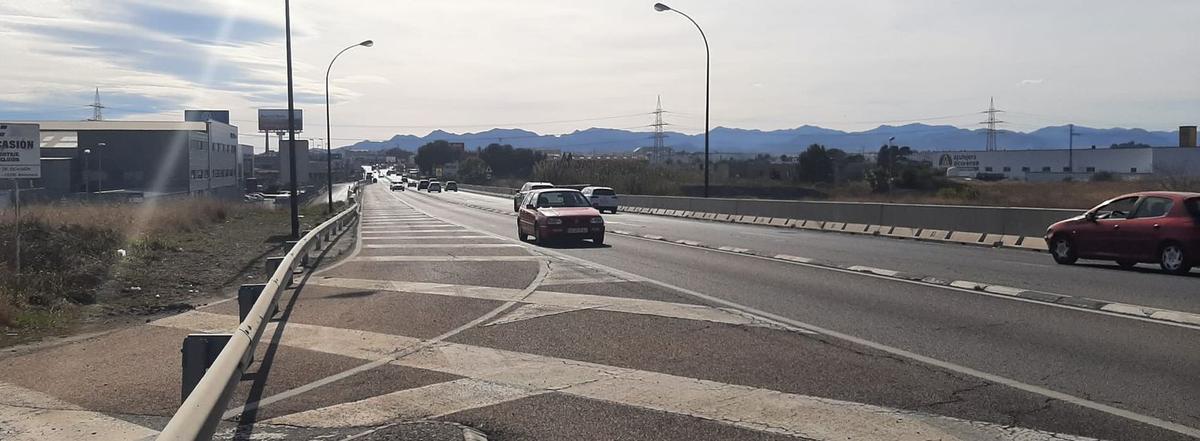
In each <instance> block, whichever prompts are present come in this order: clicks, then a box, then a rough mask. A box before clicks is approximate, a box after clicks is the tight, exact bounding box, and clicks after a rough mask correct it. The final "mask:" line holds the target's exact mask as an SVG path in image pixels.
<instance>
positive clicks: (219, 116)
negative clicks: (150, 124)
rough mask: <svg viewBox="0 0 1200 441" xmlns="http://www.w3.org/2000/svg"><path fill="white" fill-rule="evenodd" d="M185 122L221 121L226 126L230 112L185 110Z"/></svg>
mask: <svg viewBox="0 0 1200 441" xmlns="http://www.w3.org/2000/svg"><path fill="white" fill-rule="evenodd" d="M284 114H285V115H286V114H287V112H284ZM183 120H184V121H196V122H208V121H209V120H212V121H219V122H223V123H225V124H229V111H228V110H184V111H183Z"/></svg>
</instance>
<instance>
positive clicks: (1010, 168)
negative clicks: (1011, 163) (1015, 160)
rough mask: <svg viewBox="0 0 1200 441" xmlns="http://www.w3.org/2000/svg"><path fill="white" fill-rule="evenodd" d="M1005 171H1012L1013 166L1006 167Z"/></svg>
mask: <svg viewBox="0 0 1200 441" xmlns="http://www.w3.org/2000/svg"><path fill="white" fill-rule="evenodd" d="M1004 171H1005V172H1010V171H1012V167H1004Z"/></svg>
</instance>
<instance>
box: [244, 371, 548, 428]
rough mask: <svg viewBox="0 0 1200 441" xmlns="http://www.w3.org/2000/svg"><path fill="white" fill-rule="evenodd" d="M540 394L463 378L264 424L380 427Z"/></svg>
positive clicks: (296, 414) (294, 415)
mask: <svg viewBox="0 0 1200 441" xmlns="http://www.w3.org/2000/svg"><path fill="white" fill-rule="evenodd" d="M540 393H544V391H530V390H527V389H522V388H516V387H512V386H507V385H503V384H497V383H491V382H487V381H480V380H475V379H471V378H463V379H459V380H454V381H449V382H445V383H436V384H431V385H428V386H423V387H418V388H414V389H405V390H400V391H396V392H392V393H388V394H383V395H377V396H374V397H371V398H367V399H363V400H359V401H354V402H349V403H342V404H336V405H333V406H329V407H324V408H320V409H313V410H309V411H305V412H299V413H293V414H290V415H284V416H281V417H276V418H272V419H269V420H266V421H263V424H283V425H288V426H298V427H323V428H342V427H367V426H377V425H381V424H388V423H395V422H404V421H419V420H425V419H432V418H437V417H440V416H443V415H449V414H452V413H456V412H461V411H464V410H469V409H475V408H479V407H486V406H491V405H495V404H500V403H504V402H507V401H512V400H516V399H520V398H525V397H528V396H532V395H537V394H540Z"/></svg>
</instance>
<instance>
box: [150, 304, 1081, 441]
mask: <svg viewBox="0 0 1200 441" xmlns="http://www.w3.org/2000/svg"><path fill="white" fill-rule="evenodd" d="M184 316H186V317H185V318H184V319H177V320H172V321H163V320H159V321H156V322H153V324H155V325H159V326H163V325H171V326H175V327H178V326H183V328H182V329H188V330H203V329H211V328H212V327H215V326H220V325H221V324H228V323H229V322H231V321H236V317H233V316H226V317H229V319H227V318H222V317H218V315H217V314H209V313H204V312H198V311H192V312H187V313H184V314H180V315H179V316H176V317H184ZM206 320H216V321H217V322H218V323H205V322H206ZM371 334H374V335H373V336H368V335H371ZM396 339H405V340H410V341H412V340H416V339H411V338H408V337H400V336H386V335H382V334H376V333H369V332H365V331H355V330H346V329H339V328H331V327H324V326H315V325H307V324H300V323H292V324H289V325H288V332H285V333H284V334H283V338H282V341H281V342H280V344H283V345H286V346H292V347H298V348H302V349H308V350H313V351H318V352H324V353H330V354H337V355H344V356H349V357H356V358H366V359H375V357H362V354H368V355H370V354H375V353H379V352H383V351H386V350H388V349H391V348H393V347H394V346H390V345H387V346H383V347H368V346H369V344H364V342H368V341H384V342H387V341H390V340H396ZM313 343H316V344H319V347H310V346H306V345H307V344H313ZM301 344H304V345H301ZM392 363H393V364H397V365H401V366H407V367H413V368H419V369H427V370H433V371H438V372H444V373H449V374H454V375H460V376H463V377H467V378H470V379H473V380H476V381H475V382H470V383H468V382H465V381H460V382H459V383H458V384H456V385H454V386H450V385H448V384H445V383H443V384H442V385H437V386H428V388H429V389H425V390H416V389H413V390H411V391H400V392H395V393H393V394H388V395H390V396H386V398H379V399H378V400H376V402H374V403H367V404H364V403H362V402H358V403H348V404H338V405H334V406H330V407H326V408H322V409H317V410H313V411H307V412H304V413H303V414H297V415H299V416H300V417H297V418H294V419H292V420H291V423H289V424H296V425H301V424H307V423H311V424H316V425H318V427H330V426H333V425H335V424H348V425H357V422H358V420H359V419H361V418H367V419H372V418H388V416H387V415H391V417H392V418H394V417H396V416H397V413H400V414H404V413H405V412H413V413H416V414H420V413H429V412H438V411H442V412H446V411H447V410H448V408H449V407H453V404H454V402H456V401H462V400H465V401H472V403H467V404H466V405H467V406H471V405H473V404H475V403H485V402H486V403H493V404H495V403H496V402H502V401H503V399H504V398H505V397H507V398H509V399H517V398H520V397H523V396H528V394H535V393H540V392H559V393H565V394H570V395H575V396H579V397H584V398H590V399H596V400H603V401H608V402H614V403H619V404H624V405H627V406H635V407H639V408H643V409H652V410H659V411H664V412H670V413H675V414H680V415H689V416H694V417H698V418H703V419H707V420H712V421H718V422H721V423H724V424H729V425H732V426H737V427H742V428H746V429H751V430H758V431H764V432H771V433H778V434H785V435H791V436H799V437H805V438H813V439H821V440H844V439H861V440H914V441H918V440H919V441H924V440H929V439H946V440H963V439H967V440H982V439H1022V440H1040V439H1045V440H1051V439H1069V440H1085V439H1087V438H1081V437H1074V436H1069V435H1058V434H1052V433H1049V432H1044V431H1038V430H1031V429H1023V428H1015V427H1009V426H1004V425H1000V424H994V423H987V422H978V421H969V420H963V419H958V418H951V417H945V416H940V415H930V414H924V413H918V412H912V411H905V410H900V409H893V408H888V407H883V406H876V405H869V404H862V403H854V402H849V401H842V400H833V399H828V398H821V397H813V396H807V395H799V394H790V393H783V392H778V391H773V390H769V389H763V388H756V387H750V386H742V385H735V384H728V383H721V382H716V381H709V380H701V379H696V378H688V377H682V376H676V375H670V374H663V373H658V372H651V371H644V370H638V369H629V368H621V367H616V366H607V365H602V364H597V363H589V362H584V361H576V360H569V359H563V358H557V357H548V356H542V355H534V354H526V353H520V352H513V351H506V350H501V349H492V348H485V347H480V346H472V345H465V344H458V343H448V342H444V341H443V342H440V343H437V344H433V345H428V346H426V347H424V348H423V349H421V350H418V351H416V352H413V353H411V354H408V355H406V356H403V357H400V358H398V359H396V360H395V361H393V362H392ZM484 383H487V384H494V385H497V386H498V387H499V389H496V388H493V389H488V390H483V391H479V390H478V389H473V387H474V386H478V385H481V384H484ZM430 389H433V390H432V391H431V390H430ZM437 391H442V392H443V393H446V395H439V394H437V393H432V392H437ZM473 391H478V392H480V395H482V396H472V395H470V393H472V392H473ZM455 394H459V395H455ZM377 398H378V397H377ZM401 398H413V399H415V400H412V401H403V404H397V403H402V400H401ZM368 400H371V399H368ZM416 400H429V401H432V402H429V401H416ZM364 401H366V400H364ZM447 401H448V402H450V403H449V404H447V403H446V402H447ZM371 404H375V405H381V407H383V408H385V409H387V408H388V406H392V405H395V406H404V407H403V408H399V407H394V408H391V409H393V411H391V412H390V413H389V411H387V410H384V411H382V412H380V413H381V414H382V415H380V416H374V415H372V414H371V413H373V412H372V411H370V410H366V409H368V406H369V405H371ZM397 411H398V412H397ZM363 412H368V414H366V415H364V414H363ZM284 418H287V417H279V418H277V419H276V420H272V422H277V421H282V420H283V419H284ZM339 422H340V423H339Z"/></svg>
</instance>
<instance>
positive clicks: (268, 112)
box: [258, 109, 304, 132]
mask: <svg viewBox="0 0 1200 441" xmlns="http://www.w3.org/2000/svg"><path fill="white" fill-rule="evenodd" d="M287 129H288V111H287V109H258V131H260V132H286V131H287ZM296 131H297V132H303V131H304V111H303V110H300V109H296Z"/></svg>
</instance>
